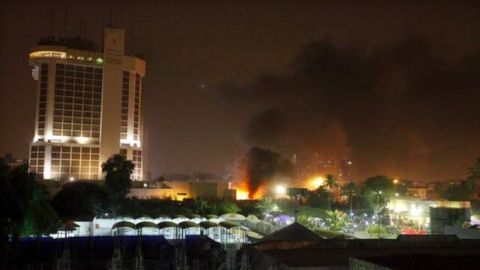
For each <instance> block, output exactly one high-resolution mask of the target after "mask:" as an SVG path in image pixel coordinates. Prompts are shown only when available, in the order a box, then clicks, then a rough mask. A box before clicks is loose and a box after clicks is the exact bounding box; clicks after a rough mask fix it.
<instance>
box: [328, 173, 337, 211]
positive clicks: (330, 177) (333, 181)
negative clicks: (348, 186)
mask: <svg viewBox="0 0 480 270" xmlns="http://www.w3.org/2000/svg"><path fill="white" fill-rule="evenodd" d="M325 186H326V187H327V190H328V191H329V192H330V195H329V197H328V210H332V198H333V196H332V190H333V189H334V188H335V187H338V184H337V179H335V176H333V175H331V174H327V181H326V183H325Z"/></svg>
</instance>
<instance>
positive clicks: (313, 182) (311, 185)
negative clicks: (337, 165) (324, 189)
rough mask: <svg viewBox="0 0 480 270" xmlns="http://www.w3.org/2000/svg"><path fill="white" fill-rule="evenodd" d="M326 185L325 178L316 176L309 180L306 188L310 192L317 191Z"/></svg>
mask: <svg viewBox="0 0 480 270" xmlns="http://www.w3.org/2000/svg"><path fill="white" fill-rule="evenodd" d="M324 184H325V178H323V177H322V176H315V177H312V178H310V179H308V180H307V183H306V187H307V188H308V189H310V190H316V189H318V188H319V187H321V186H323V185H324Z"/></svg>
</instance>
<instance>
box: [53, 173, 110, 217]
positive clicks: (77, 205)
mask: <svg viewBox="0 0 480 270" xmlns="http://www.w3.org/2000/svg"><path fill="white" fill-rule="evenodd" d="M52 205H53V207H54V209H55V210H56V211H57V213H58V215H59V216H60V217H61V218H62V219H63V220H64V221H68V220H74V219H88V220H89V219H92V218H93V217H95V216H96V215H98V214H101V213H104V212H105V211H106V210H107V208H108V193H107V191H106V190H105V187H104V186H101V185H99V184H97V183H91V182H73V183H68V184H65V185H64V186H63V187H62V189H61V190H60V191H59V192H58V193H57V194H56V195H55V197H53V200H52Z"/></svg>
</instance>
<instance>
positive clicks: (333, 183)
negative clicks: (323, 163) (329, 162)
mask: <svg viewBox="0 0 480 270" xmlns="http://www.w3.org/2000/svg"><path fill="white" fill-rule="evenodd" d="M325 186H326V187H327V189H328V190H329V191H331V190H332V189H334V188H336V187H338V184H337V179H336V178H335V176H333V175H331V174H327V181H326V182H325Z"/></svg>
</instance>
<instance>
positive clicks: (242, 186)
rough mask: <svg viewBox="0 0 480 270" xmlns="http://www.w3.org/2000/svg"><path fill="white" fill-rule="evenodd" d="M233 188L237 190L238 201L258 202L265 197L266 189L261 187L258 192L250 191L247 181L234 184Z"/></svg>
mask: <svg viewBox="0 0 480 270" xmlns="http://www.w3.org/2000/svg"><path fill="white" fill-rule="evenodd" d="M232 188H233V189H235V190H236V198H237V200H258V199H261V198H262V197H263V196H264V195H265V187H263V186H261V187H260V188H259V189H258V190H257V191H256V192H253V193H252V192H251V191H249V188H248V184H247V182H246V181H243V182H240V183H238V184H233V185H232Z"/></svg>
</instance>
